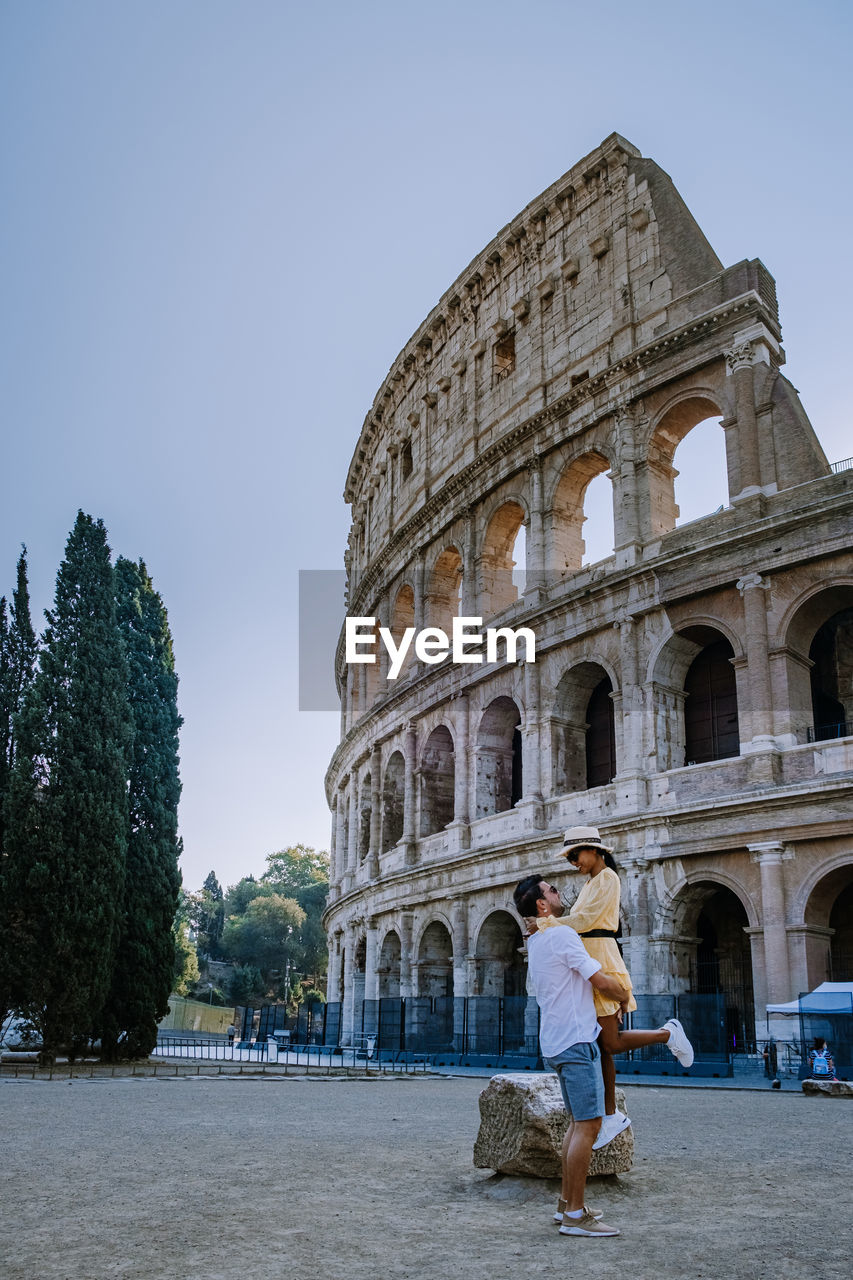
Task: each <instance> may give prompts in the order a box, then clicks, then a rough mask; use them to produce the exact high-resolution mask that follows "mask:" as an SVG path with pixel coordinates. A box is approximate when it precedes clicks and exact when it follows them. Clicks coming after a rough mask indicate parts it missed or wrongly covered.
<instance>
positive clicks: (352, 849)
mask: <svg viewBox="0 0 853 1280" xmlns="http://www.w3.org/2000/svg"><path fill="white" fill-rule="evenodd" d="M347 837H348V838H347V874H346V880H347V884H346V887H347V888H348V889H349V888H350V886H351V885H352V883H353V880H354V879H355V872H356V868H357V867H358V776H357V774H356V772H355V770H354V769H353V771H352V773H351V774H350V776H349V822H348V824H347Z"/></svg>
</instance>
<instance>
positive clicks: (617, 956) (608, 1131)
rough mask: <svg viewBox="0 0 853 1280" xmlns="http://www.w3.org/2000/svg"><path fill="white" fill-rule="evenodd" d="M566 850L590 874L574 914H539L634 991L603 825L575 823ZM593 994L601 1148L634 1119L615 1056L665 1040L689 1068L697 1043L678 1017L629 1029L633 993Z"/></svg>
mask: <svg viewBox="0 0 853 1280" xmlns="http://www.w3.org/2000/svg"><path fill="white" fill-rule="evenodd" d="M562 853H563V856H564V857H565V858H566V859H567V860H568V862H569V864H570V865H571V866H572V867H574V869H575V870H576V871H580V872H581V874H582V875H586V876H588V877H589V879H588V880H587V882H586V884H585V885H584V887H583V888H582V889H581V891H580V893H579V895H578V898H577V901H576V902H575V904H574V906H573V907H572V908H571V910H570V911H569V913H568V915H564V916H562V917H560V918H559V919H557V918H555V917H554V916H550V917H547V918H545V919H538V920H537V925H538V927H539V928H540V929H542V928H548V926H549V925H555V924H568V925H571V927H572V928H573V929H575V930H576V931H577V933H578V934H579V935H580V938H581V941H582V942H583V944H584V946H585V947H586V949H587V951H588V952H589V954H590V955H591V956H592V958H593V959H594V960H597V961H598V963H599V964H600V965H601V968H602V971H603V972H604V973H605V974H609V975H612V976H613V977H614V978H616V979H617V980H618V981H619V982H621V984H622V986H624V987H627V988H628V990H629V991H630V990H631V977H630V974H629V973H628V970H627V969H626V967H625V962H624V960H623V959H622V954H621V952H620V950H619V947H618V945H617V942H616V934H617V931H618V929H619V899H620V885H619V876H618V874H617V871H616V863H615V862H614V860H613V850H612V849H609V848H608V847H607V846H606V845H604V844H602V842H601V837H600V835H599V833H598V828H597V827H570V828H569V830H568V831H567V832H566V834H565V837H564V839H563V848H562ZM593 999H594V1000H595V1011H596V1013H597V1015H598V1024H599V1026H600V1027H601V1031H600V1033H599V1037H598V1047H599V1049H600V1050H601V1074H602V1075H603V1077H604V1110H605V1116H604V1120H603V1121H602V1124H601V1130H600V1132H599V1135H598V1138H597V1139H596V1141H595V1144H594V1146H593V1150H594V1151H596V1150H598V1149H599V1147H604V1146H606V1145H607V1143H608V1142H611V1141H612V1140H613V1138H615V1137H616V1135H617V1134H618V1133H621V1132H622V1130H623V1129H627V1127H628V1125H629V1124H630V1123H631V1121H630V1120H629V1118H628V1117H627V1116H626V1115H624V1114H623V1113H622V1112H621V1111H617V1110H616V1066H615V1064H614V1062H613V1055H614V1054H615V1053H627V1052H628V1051H629V1050H630V1049H642V1048H644V1047H645V1046H646V1045H648V1044H665V1045H666V1046H667V1048H668V1049H669V1051H670V1053H672V1054H674V1056H675V1057H676V1058H677V1059H678V1061H679V1062H680V1063H681V1065H682V1066H683V1067H689V1066H690V1065H691V1064H692V1062H693V1047H692V1045H691V1044H690V1041H689V1040H688V1039H687V1036H686V1035H685V1032H684V1028H683V1027H682V1025H681V1023H680V1022H679V1021H678V1019H677V1018H670V1019H669V1021H668V1022H665V1023H664V1025H663V1026H662V1027H660V1028H659V1029H658V1030H657V1031H623V1030H622V1029H621V1026H620V1023H621V1022H622V1018H623V1015H624V1014H625V1013H626V1012H631V1010H633V1009H636V1007H637V1002H636V1000H635V999H634V997H633V995H631V996H630V998H629V999H628V1000H626V1001H624V1002H623V1003H622V1004H621V1005H620V1004H619V1003H618V1002H617V1001H616V1000H611V999H609V998H608V997H607V996H605V995H602V994H600V993H599V992H598V991H593Z"/></svg>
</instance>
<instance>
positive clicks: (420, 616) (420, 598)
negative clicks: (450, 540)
mask: <svg viewBox="0 0 853 1280" xmlns="http://www.w3.org/2000/svg"><path fill="white" fill-rule="evenodd" d="M424 561H425V552H424V551H423V549H421V550H420V551H419V552H418V554H417V556H416V558H415V563H414V572H413V574H412V577H413V578H414V595H415V631H422V630H423V629H424V627H425V626H426V622H425V621H424V619H425V617H426V601H425V598H424V590H425V582H424V578H425V576H426V565H425V563H424ZM416 669H417V663H416V662H413V663H411V671H412V673H414V672H415V671H416Z"/></svg>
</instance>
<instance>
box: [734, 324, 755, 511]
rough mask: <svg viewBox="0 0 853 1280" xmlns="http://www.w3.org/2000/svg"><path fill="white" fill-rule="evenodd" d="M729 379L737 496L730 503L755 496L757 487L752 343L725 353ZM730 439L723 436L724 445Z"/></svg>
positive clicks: (745, 343) (741, 345) (742, 344)
mask: <svg viewBox="0 0 853 1280" xmlns="http://www.w3.org/2000/svg"><path fill="white" fill-rule="evenodd" d="M726 365H727V371H728V375H729V377H731V379H732V381H733V383H734V401H735V413H736V415H737V441H738V461H739V467H738V470H739V472H740V483H741V488H740V492H739V493H737V494H733V495H732V497H733V499H736V498H745V497H748V496H749V495H750V494H753V493H757V492H758V491H759V490H760V487H761V476H760V473H759V468H758V423H757V420H756V416H755V381H754V374H753V367H752V366H753V351H752V343H751V342H744V343H741V344H740V345H739V346H736V347H733V348H732V350H731V351H727V352H726ZM729 438H730V437H729V436H728V433H727V442H728V439H729Z"/></svg>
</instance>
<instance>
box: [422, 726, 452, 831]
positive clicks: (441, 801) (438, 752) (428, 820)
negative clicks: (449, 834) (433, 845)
mask: <svg viewBox="0 0 853 1280" xmlns="http://www.w3.org/2000/svg"><path fill="white" fill-rule="evenodd" d="M455 776H456V774H455V753H454V750H453V737H452V736H451V733H450V730H449V729H448V727H447V725H445V724H440V725H437V726H436V728H435V729H433V731H432V733H431V734H430V735H429V737H428V738H427V740H426V743H425V744H424V749H423V754H422V756H421V767H420V789H421V806H420V807H421V835H422V836H431V835H434V834H435V833H436V832H437V831H443V830H444V828H445V827H446V826H447V825H448V824H449V823H451V822H452V821H453V813H454V783H455Z"/></svg>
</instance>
